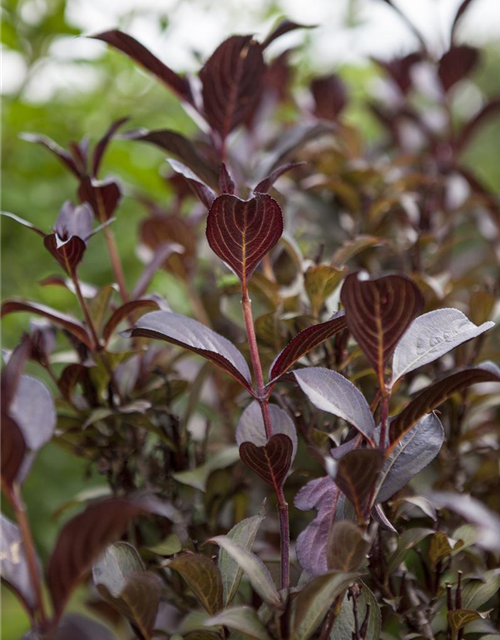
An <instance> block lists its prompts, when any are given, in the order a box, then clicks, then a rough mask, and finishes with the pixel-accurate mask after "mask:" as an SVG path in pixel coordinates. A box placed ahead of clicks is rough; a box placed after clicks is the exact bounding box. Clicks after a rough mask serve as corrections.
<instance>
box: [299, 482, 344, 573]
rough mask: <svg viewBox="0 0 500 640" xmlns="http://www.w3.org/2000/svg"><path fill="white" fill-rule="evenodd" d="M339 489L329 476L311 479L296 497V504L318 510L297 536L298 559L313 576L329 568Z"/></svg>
mask: <svg viewBox="0 0 500 640" xmlns="http://www.w3.org/2000/svg"><path fill="white" fill-rule="evenodd" d="M339 493H340V492H339V489H338V487H337V485H336V484H335V483H334V482H333V480H332V479H331V478H330V477H329V476H326V477H324V478H317V479H316V480H312V481H311V482H308V483H307V484H306V485H305V487H302V489H301V490H300V491H299V492H298V493H297V495H296V496H295V500H294V504H295V506H296V507H297V509H300V510H301V511H311V510H312V509H315V510H316V511H317V515H316V518H315V519H314V520H313V521H312V522H311V524H310V525H309V526H307V527H306V528H305V529H304V531H302V533H301V534H300V535H299V537H298V538H297V544H296V545H295V550H296V553H297V560H298V561H299V563H300V566H301V567H302V569H304V571H306V572H307V573H308V574H309V575H310V576H319V575H321V574H323V573H325V572H326V571H328V561H327V548H328V540H329V537H330V531H331V529H332V526H333V523H334V520H335V515H336V511H337V503H338V499H339Z"/></svg>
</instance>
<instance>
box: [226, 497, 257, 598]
mask: <svg viewBox="0 0 500 640" xmlns="http://www.w3.org/2000/svg"><path fill="white" fill-rule="evenodd" d="M265 517H266V514H265V511H264V508H262V510H261V512H260V513H259V515H257V516H252V517H251V518H246V519H245V520H242V521H241V522H238V524H237V525H235V526H234V527H233V528H232V529H231V531H229V533H228V534H227V537H228V538H231V540H234V541H235V542H237V543H238V544H239V545H241V546H242V547H243V548H244V549H247V550H248V551H251V550H252V547H253V543H254V542H255V538H256V536H257V532H258V530H259V527H260V525H261V524H262V522H263V520H264V518H265ZM219 569H220V573H221V576H222V587H223V591H224V606H225V607H227V606H228V605H229V604H231V602H232V600H233V598H234V596H235V595H236V592H237V591H238V587H239V584H240V581H241V576H242V575H243V570H242V569H241V567H240V566H239V564H238V563H237V562H236V561H235V560H234V559H233V558H232V557H231V556H230V555H229V554H228V553H227V551H225V550H224V548H221V550H220V553H219Z"/></svg>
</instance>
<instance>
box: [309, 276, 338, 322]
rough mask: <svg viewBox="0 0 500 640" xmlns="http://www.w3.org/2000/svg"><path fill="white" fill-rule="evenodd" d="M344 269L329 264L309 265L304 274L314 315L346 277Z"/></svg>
mask: <svg viewBox="0 0 500 640" xmlns="http://www.w3.org/2000/svg"><path fill="white" fill-rule="evenodd" d="M344 273H345V271H344V269H336V268H335V267H329V266H327V265H319V266H315V267H309V269H308V270H307V271H306V273H305V275H304V287H305V290H306V293H307V296H308V297H309V301H310V303H311V310H312V314H313V316H315V317H316V316H317V315H318V313H319V312H320V310H321V307H322V306H323V304H324V303H325V301H326V300H327V299H328V298H329V297H330V296H331V294H332V293H333V292H334V291H335V289H336V288H337V286H338V285H339V284H340V281H341V280H342V278H343V277H344Z"/></svg>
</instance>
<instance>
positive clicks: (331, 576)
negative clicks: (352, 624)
mask: <svg viewBox="0 0 500 640" xmlns="http://www.w3.org/2000/svg"><path fill="white" fill-rule="evenodd" d="M355 578H356V574H353V573H339V572H338V571H332V572H331V573H326V574H325V575H322V576H318V577H317V578H314V580H312V581H311V582H309V583H308V584H307V585H306V586H305V587H304V588H303V589H302V591H301V592H300V593H299V594H298V596H297V597H296V599H295V601H294V612H295V616H294V619H293V631H292V635H291V637H292V638H293V640H308V639H309V638H310V637H311V636H312V635H313V633H314V632H315V631H316V629H317V628H318V626H319V624H320V623H321V621H322V620H323V618H324V617H325V616H326V614H327V612H328V610H329V609H330V607H331V606H332V604H333V602H334V601H335V598H337V596H339V595H340V594H341V593H342V591H343V590H344V589H346V588H347V587H348V586H349V584H350V583H351V582H353V580H355Z"/></svg>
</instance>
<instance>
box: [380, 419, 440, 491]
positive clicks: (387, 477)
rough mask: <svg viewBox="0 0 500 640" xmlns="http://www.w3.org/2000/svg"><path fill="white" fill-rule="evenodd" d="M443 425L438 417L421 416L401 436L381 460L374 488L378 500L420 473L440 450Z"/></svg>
mask: <svg viewBox="0 0 500 640" xmlns="http://www.w3.org/2000/svg"><path fill="white" fill-rule="evenodd" d="M443 440H444V429H443V425H442V424H441V422H440V420H439V418H438V417H437V416H436V415H435V414H433V413H430V414H428V415H426V416H424V417H423V418H422V419H421V420H420V421H419V422H418V423H417V424H416V425H415V426H414V427H413V428H412V429H410V431H408V432H407V433H406V435H405V436H403V438H401V439H400V440H399V442H398V444H397V446H396V447H395V448H394V449H393V451H392V453H391V454H390V455H389V457H388V458H387V459H386V461H385V462H384V466H383V467H382V470H381V472H380V476H379V478H378V481H377V489H376V491H375V494H376V500H377V502H385V501H386V500H389V498H390V497H391V496H393V495H394V494H395V493H396V492H397V491H399V490H400V489H402V488H403V487H405V486H406V485H407V484H408V482H410V480H411V479H412V478H413V477H414V476H416V475H417V473H420V471H422V469H423V468H424V467H426V466H427V465H428V464H429V463H430V462H432V460H434V458H435V457H436V456H437V454H438V453H439V451H440V450H441V445H442V444H443Z"/></svg>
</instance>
